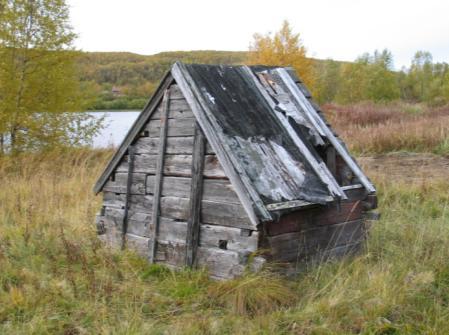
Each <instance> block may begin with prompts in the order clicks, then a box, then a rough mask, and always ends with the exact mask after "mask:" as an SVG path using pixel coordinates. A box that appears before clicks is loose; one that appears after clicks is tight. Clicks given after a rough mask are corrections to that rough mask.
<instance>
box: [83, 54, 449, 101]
mask: <svg viewBox="0 0 449 335" xmlns="http://www.w3.org/2000/svg"><path fill="white" fill-rule="evenodd" d="M249 56H250V55H249V53H248V52H245V51H241V52H229V51H182V52H163V53H159V54H156V55H151V56H142V55H137V54H133V53H128V52H86V53H82V54H81V57H80V60H79V65H80V72H81V76H82V81H83V83H84V84H85V87H86V91H87V92H89V93H90V94H91V95H92V96H93V97H95V98H93V99H92V100H90V104H89V106H87V107H88V108H90V109H141V108H142V107H143V106H144V105H145V102H146V101H147V100H148V98H149V97H150V96H151V94H152V93H153V92H154V90H155V88H156V87H157V85H158V83H159V81H160V80H161V78H162V76H163V75H164V73H165V72H166V71H167V70H168V69H169V68H170V66H171V65H172V64H173V63H174V62H176V61H183V62H186V63H203V64H243V63H246V62H247V61H248V59H249ZM311 65H312V70H311V71H312V77H313V83H312V84H311V85H310V83H309V89H310V90H311V91H312V93H313V95H314V98H315V99H316V100H317V101H318V102H319V103H326V102H337V103H341V104H351V103H357V102H360V101H375V102H388V101H394V100H402V101H406V102H411V103H417V102H418V103H426V104H430V105H433V106H441V105H445V104H449V64H448V63H445V62H443V63H435V62H433V61H432V55H431V54H430V53H428V52H422V51H418V52H416V54H415V56H414V58H413V59H412V60H411V65H410V67H409V68H404V69H402V70H401V71H393V55H392V54H391V52H389V51H388V50H383V51H381V52H380V51H375V52H374V53H373V54H372V55H371V54H369V53H365V54H363V55H362V56H360V57H358V58H357V59H355V60H354V62H340V61H334V60H319V59H313V61H312V64H311ZM300 75H301V74H300Z"/></svg>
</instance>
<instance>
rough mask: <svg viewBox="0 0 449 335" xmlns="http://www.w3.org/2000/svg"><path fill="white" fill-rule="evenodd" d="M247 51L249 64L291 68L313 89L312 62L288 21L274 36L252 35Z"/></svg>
mask: <svg viewBox="0 0 449 335" xmlns="http://www.w3.org/2000/svg"><path fill="white" fill-rule="evenodd" d="M249 50H250V56H249V62H250V63H251V64H258V65H281V66H291V67H293V68H294V69H295V70H296V72H297V73H298V75H299V77H300V78H301V79H302V80H303V81H304V82H305V83H306V84H307V85H309V86H310V87H313V83H314V71H313V60H312V59H310V58H307V57H306V54H307V49H306V48H305V46H304V45H303V44H302V41H301V40H300V37H299V34H294V33H293V32H292V29H291V28H290V24H289V23H288V21H284V22H283V24H282V27H281V29H280V30H279V31H278V32H276V33H275V34H274V36H271V34H266V35H260V34H254V40H253V42H252V43H251V45H250V48H249Z"/></svg>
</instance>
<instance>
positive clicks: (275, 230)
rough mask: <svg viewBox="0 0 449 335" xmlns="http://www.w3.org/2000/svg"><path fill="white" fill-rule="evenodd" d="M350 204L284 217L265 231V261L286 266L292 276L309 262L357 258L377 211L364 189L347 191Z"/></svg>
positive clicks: (302, 211)
mask: <svg viewBox="0 0 449 335" xmlns="http://www.w3.org/2000/svg"><path fill="white" fill-rule="evenodd" d="M346 194H347V196H348V199H347V200H344V201H341V202H340V203H337V202H335V203H332V204H329V205H327V206H325V207H323V206H320V207H316V208H308V209H303V210H299V211H295V212H292V213H289V214H286V215H283V216H282V217H281V218H280V220H279V221H278V222H271V223H268V224H266V225H265V227H264V232H265V234H264V237H263V239H262V242H261V247H262V248H265V250H268V252H266V254H265V257H266V258H267V259H268V260H269V261H271V262H274V263H277V264H283V265H284V269H285V270H286V271H287V272H289V273H295V272H299V271H301V270H303V269H304V264H305V263H307V262H317V261H323V260H326V259H331V258H338V257H341V256H344V255H348V254H354V253H356V252H358V251H360V250H361V248H362V247H363V242H364V240H365V238H366V230H367V229H366V222H365V219H364V214H365V211H366V210H370V209H373V207H374V206H373V205H368V204H367V203H368V202H372V200H370V199H369V197H367V196H366V194H365V192H364V190H363V188H354V189H351V190H348V191H346Z"/></svg>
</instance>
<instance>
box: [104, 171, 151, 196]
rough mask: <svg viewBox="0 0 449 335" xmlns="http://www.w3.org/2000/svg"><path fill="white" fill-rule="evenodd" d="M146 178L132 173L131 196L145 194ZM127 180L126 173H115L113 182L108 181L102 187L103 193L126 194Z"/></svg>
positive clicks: (142, 174)
mask: <svg viewBox="0 0 449 335" xmlns="http://www.w3.org/2000/svg"><path fill="white" fill-rule="evenodd" d="M146 176H147V175H146V174H144V173H133V175H132V185H131V194H145V181H146ZM127 180H128V173H126V172H119V173H115V180H114V181H112V180H108V181H107V183H106V184H105V185H104V186H103V192H112V193H126V186H127Z"/></svg>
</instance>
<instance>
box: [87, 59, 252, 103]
mask: <svg viewBox="0 0 449 335" xmlns="http://www.w3.org/2000/svg"><path fill="white" fill-rule="evenodd" d="M246 58H247V52H231V51H174V52H162V53H158V54H155V55H150V56H143V55H138V54H134V53H129V52H85V53H82V54H81V57H80V61H79V62H80V63H79V66H80V72H81V79H82V81H83V82H85V83H86V84H88V87H89V89H91V90H93V92H94V93H96V95H97V99H96V101H95V102H94V103H93V104H92V106H90V108H92V109H140V108H142V106H143V105H144V103H145V101H146V100H147V99H148V97H149V96H150V95H151V93H153V91H154V89H155V88H156V86H157V84H158V82H159V80H160V79H161V78H162V76H163V75H164V73H165V72H166V71H167V70H168V69H169V67H170V66H171V65H172V64H173V63H174V62H176V61H182V62H186V63H203V64H242V63H243V62H244V61H245V60H246Z"/></svg>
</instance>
